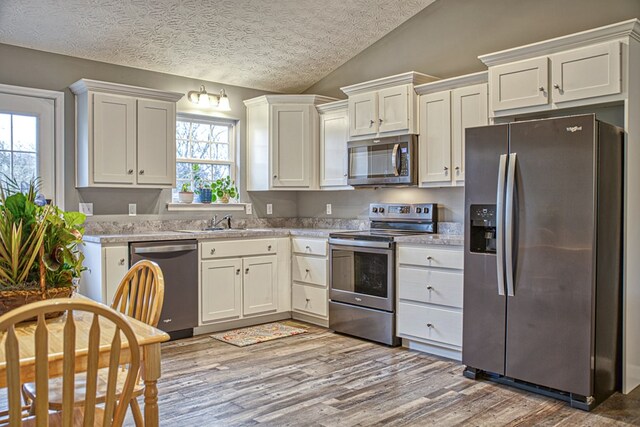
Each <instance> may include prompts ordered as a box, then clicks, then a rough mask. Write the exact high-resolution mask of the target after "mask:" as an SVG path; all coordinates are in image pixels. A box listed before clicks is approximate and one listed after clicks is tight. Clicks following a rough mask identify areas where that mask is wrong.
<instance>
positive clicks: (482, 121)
mask: <svg viewBox="0 0 640 427" xmlns="http://www.w3.org/2000/svg"><path fill="white" fill-rule="evenodd" d="M451 97H452V105H451V107H452V109H451V127H452V133H453V135H452V139H451V151H452V155H453V163H452V166H453V171H452V174H453V176H452V179H453V180H454V181H456V182H462V181H464V150H465V129H466V128H470V127H474V126H485V125H488V124H489V115H488V105H487V103H488V97H487V85H486V84H479V85H473V86H468V87H462V88H459V89H454V90H453V91H452V92H451Z"/></svg>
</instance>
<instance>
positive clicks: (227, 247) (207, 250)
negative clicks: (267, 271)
mask: <svg viewBox="0 0 640 427" xmlns="http://www.w3.org/2000/svg"><path fill="white" fill-rule="evenodd" d="M275 253H276V241H275V240H274V239H260V240H233V241H220V242H219V241H209V242H202V243H201V244H200V258H201V259H212V258H226V257H238V256H250V255H263V254H266V255H268V254H275Z"/></svg>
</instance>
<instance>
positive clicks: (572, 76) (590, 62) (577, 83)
mask: <svg viewBox="0 0 640 427" xmlns="http://www.w3.org/2000/svg"><path fill="white" fill-rule="evenodd" d="M551 76H552V77H551V83H552V89H551V90H552V91H553V96H552V98H553V102H565V101H573V100H575V99H584V98H592V97H595V96H604V95H613V94H616V93H620V80H621V76H620V43H619V42H611V43H604V44H599V45H596V46H588V47H584V48H581V49H575V50H571V51H569V52H562V53H557V54H555V55H552V56H551Z"/></svg>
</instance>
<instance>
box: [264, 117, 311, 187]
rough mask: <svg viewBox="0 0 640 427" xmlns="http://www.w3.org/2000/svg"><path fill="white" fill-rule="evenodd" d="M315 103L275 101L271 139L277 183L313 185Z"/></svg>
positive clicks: (297, 185) (274, 177) (280, 185)
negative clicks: (313, 121)
mask: <svg viewBox="0 0 640 427" xmlns="http://www.w3.org/2000/svg"><path fill="white" fill-rule="evenodd" d="M312 108H313V109H315V107H314V106H312V105H273V106H272V107H271V141H272V150H273V151H272V162H273V167H272V170H273V186H274V187H302V188H304V187H309V185H310V180H311V161H312V153H311V139H312V135H311V114H312V111H311V109H312Z"/></svg>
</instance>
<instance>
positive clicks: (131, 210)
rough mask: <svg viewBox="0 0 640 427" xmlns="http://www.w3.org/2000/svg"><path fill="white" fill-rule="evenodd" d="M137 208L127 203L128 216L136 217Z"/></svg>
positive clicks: (133, 204)
mask: <svg viewBox="0 0 640 427" xmlns="http://www.w3.org/2000/svg"><path fill="white" fill-rule="evenodd" d="M137 208H138V206H137V205H136V204H135V203H129V216H136V211H137Z"/></svg>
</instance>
